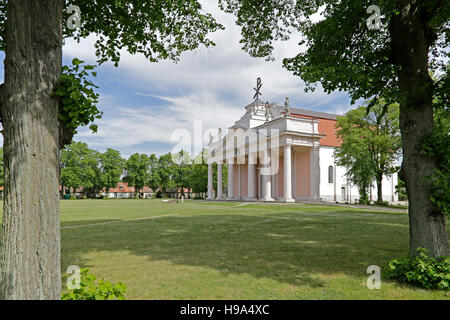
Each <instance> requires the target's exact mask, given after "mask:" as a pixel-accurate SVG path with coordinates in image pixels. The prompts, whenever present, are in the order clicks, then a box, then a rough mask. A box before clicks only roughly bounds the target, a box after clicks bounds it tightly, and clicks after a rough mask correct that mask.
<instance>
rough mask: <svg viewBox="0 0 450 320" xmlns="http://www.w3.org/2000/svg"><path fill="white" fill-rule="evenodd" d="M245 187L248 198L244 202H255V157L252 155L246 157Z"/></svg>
mask: <svg viewBox="0 0 450 320" xmlns="http://www.w3.org/2000/svg"><path fill="white" fill-rule="evenodd" d="M247 187H248V197H247V199H246V200H249V201H252V200H256V157H255V154H253V153H250V154H249V155H248V175H247Z"/></svg>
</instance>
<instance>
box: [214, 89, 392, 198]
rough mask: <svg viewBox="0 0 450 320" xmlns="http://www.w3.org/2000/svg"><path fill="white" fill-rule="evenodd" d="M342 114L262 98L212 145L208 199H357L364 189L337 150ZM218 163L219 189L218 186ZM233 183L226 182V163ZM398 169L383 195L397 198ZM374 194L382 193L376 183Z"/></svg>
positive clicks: (385, 183)
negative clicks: (338, 161) (337, 156)
mask: <svg viewBox="0 0 450 320" xmlns="http://www.w3.org/2000/svg"><path fill="white" fill-rule="evenodd" d="M338 116H339V115H336V114H330V113H324V112H316V111H310V110H303V109H298V108H290V106H289V102H288V100H287V102H286V105H285V106H280V105H277V104H275V103H268V102H263V101H261V100H260V99H258V97H257V96H256V100H255V101H253V102H252V103H251V104H249V105H247V106H246V107H245V114H244V115H243V116H242V117H241V118H240V119H239V120H237V121H236V122H235V123H234V125H233V126H232V127H230V128H229V130H228V132H227V134H226V135H225V136H224V137H221V134H219V139H218V140H217V141H214V142H213V141H210V144H209V146H208V200H226V199H228V200H241V201H280V202H295V201H329V202H355V201H357V200H358V199H359V194H358V190H357V188H356V187H354V186H351V185H350V184H349V183H347V181H346V177H345V172H346V170H345V168H344V167H340V166H337V165H336V163H335V159H334V155H333V152H334V150H335V149H336V148H339V146H340V141H339V140H338V139H337V137H336V135H335V133H336V129H335V124H336V121H337V117H338ZM213 163H217V190H213V170H212V165H213ZM224 165H226V166H227V167H228V181H227V182H228V183H227V188H226V190H224V188H223V187H222V185H223V183H222V182H223V179H222V172H223V166H224ZM396 184H397V175H396V174H394V175H392V176H385V177H383V184H382V187H383V188H382V194H383V200H384V201H387V202H389V203H397V202H398V196H397V194H396V193H395V186H396ZM370 198H371V200H373V201H375V200H376V199H377V190H376V186H375V184H374V185H373V186H372V187H371V189H370Z"/></svg>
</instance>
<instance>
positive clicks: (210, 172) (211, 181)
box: [206, 163, 214, 200]
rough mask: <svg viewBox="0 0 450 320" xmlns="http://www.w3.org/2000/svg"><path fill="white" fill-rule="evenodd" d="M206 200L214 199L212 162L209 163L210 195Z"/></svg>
mask: <svg viewBox="0 0 450 320" xmlns="http://www.w3.org/2000/svg"><path fill="white" fill-rule="evenodd" d="M206 200H214V198H213V167H212V163H208V197H207V198H206Z"/></svg>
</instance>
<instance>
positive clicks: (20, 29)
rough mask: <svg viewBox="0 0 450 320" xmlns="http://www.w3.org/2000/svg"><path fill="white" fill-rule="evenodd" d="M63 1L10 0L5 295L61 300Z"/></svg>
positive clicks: (1, 274)
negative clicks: (58, 94)
mask: <svg viewBox="0 0 450 320" xmlns="http://www.w3.org/2000/svg"><path fill="white" fill-rule="evenodd" d="M63 4H64V2H63V1H62V0H47V1H29V0H15V1H8V4H7V26H6V37H5V38H6V39H5V40H6V58H5V84H4V92H3V98H4V99H3V103H2V105H1V108H2V117H3V128H4V130H3V136H4V169H5V201H4V205H3V226H2V228H3V234H2V248H1V256H0V259H1V260H0V262H1V269H0V298H1V299H59V298H60V294H61V293H60V292H61V267H60V225H59V197H58V195H59V190H58V186H59V181H60V180H59V172H58V171H59V128H58V102H57V100H55V99H54V98H52V97H51V93H52V90H53V88H54V86H55V84H56V82H57V80H58V78H59V77H60V76H61V63H62V58H61V57H62V49H61V48H62V26H61V23H62V13H63Z"/></svg>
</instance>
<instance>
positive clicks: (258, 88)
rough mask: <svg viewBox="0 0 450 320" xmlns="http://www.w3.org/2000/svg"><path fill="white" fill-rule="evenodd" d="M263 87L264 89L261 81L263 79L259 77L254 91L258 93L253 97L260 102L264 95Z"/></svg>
mask: <svg viewBox="0 0 450 320" xmlns="http://www.w3.org/2000/svg"><path fill="white" fill-rule="evenodd" d="M261 87H262V81H261V78H260V77H258V78H257V79H256V88H253V90H255V91H256V92H255V95H254V96H253V99H255V100H258V99H259V96H262V93H261V92H260V90H261Z"/></svg>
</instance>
